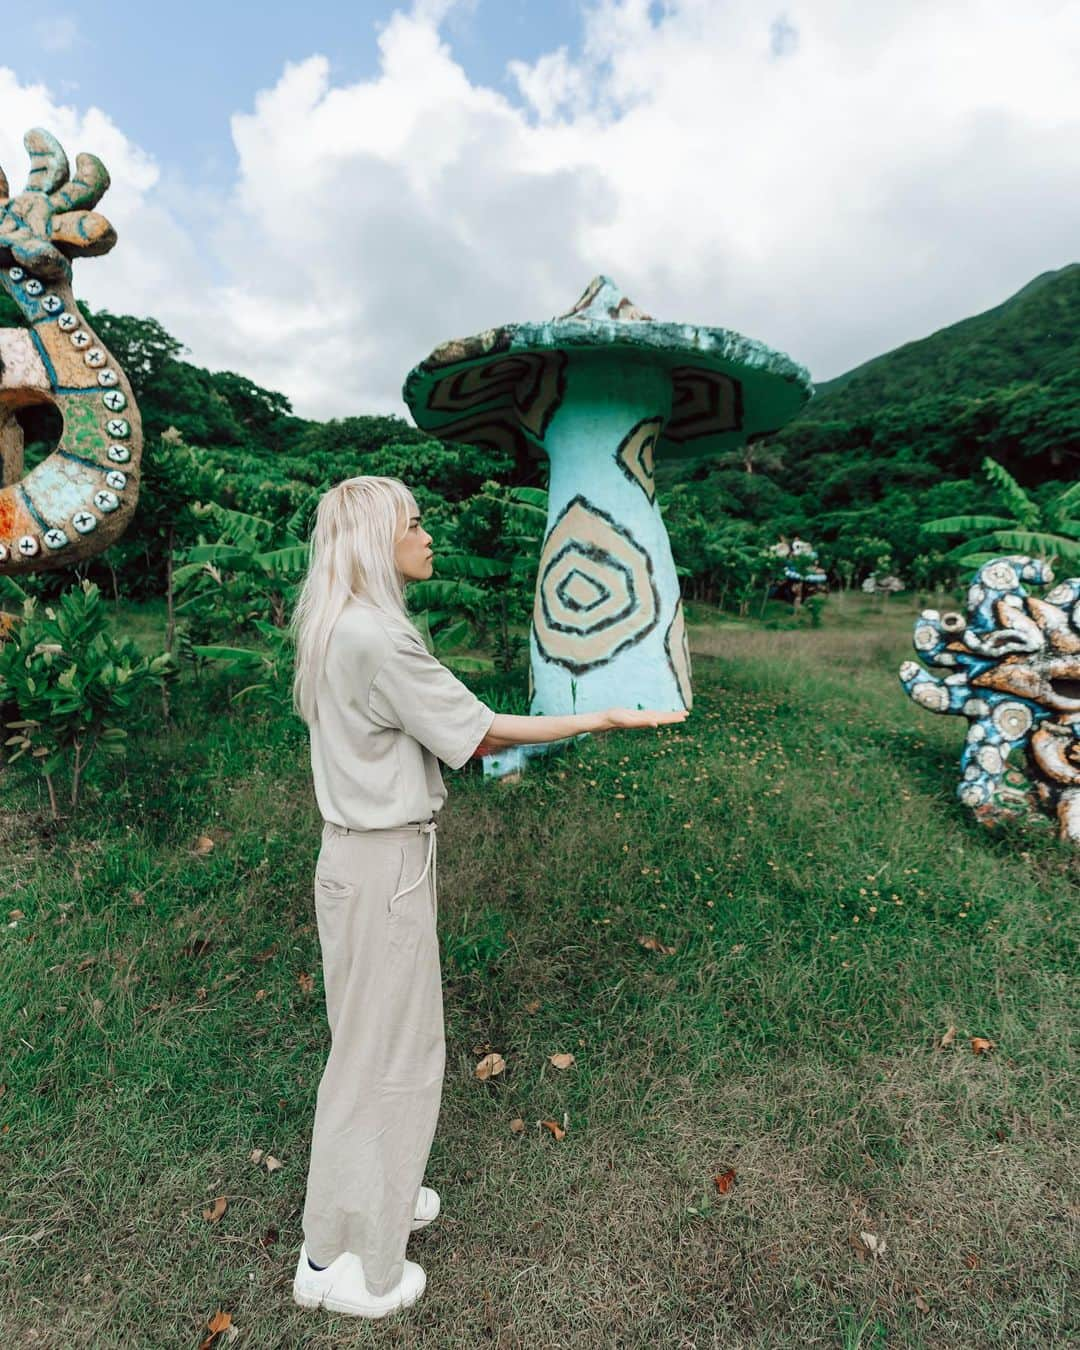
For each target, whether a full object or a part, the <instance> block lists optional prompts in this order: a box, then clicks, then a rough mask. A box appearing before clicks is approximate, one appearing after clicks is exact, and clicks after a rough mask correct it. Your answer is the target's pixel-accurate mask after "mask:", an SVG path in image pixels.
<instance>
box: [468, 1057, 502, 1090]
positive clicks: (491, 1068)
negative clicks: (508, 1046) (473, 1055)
mask: <svg viewBox="0 0 1080 1350" xmlns="http://www.w3.org/2000/svg"><path fill="white" fill-rule="evenodd" d="M505 1068H506V1060H505V1059H503V1057H502V1055H500V1054H496V1053H494V1052H493V1053H492V1054H490V1055H485V1056H484V1058H483V1059H482V1060H481V1061H480V1063H479V1064H478V1065H477V1066H476V1068H475V1069H473V1074H474V1075H475V1076H476V1077H477V1078H479V1079H480V1081H481V1082H482V1083H484V1082H486V1081H487V1080H488V1079H489V1078H494V1077H495V1075H496V1074H499V1073H502V1071H503V1070H504V1069H505Z"/></svg>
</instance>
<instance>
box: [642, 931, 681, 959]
mask: <svg viewBox="0 0 1080 1350" xmlns="http://www.w3.org/2000/svg"><path fill="white" fill-rule="evenodd" d="M638 941H639V942H640V943H641V945H642V946H643V947H644V948H645V950H646V951H649V952H662V953H663V954H664V956H674V954H675V951H676V948H675V947H665V946H664V944H663V943H662V942H661V941H660V939H659V938H658V937H656V936H655V935H654V934H651V933H650V934H649V935H648V936H647V937H639V938H638Z"/></svg>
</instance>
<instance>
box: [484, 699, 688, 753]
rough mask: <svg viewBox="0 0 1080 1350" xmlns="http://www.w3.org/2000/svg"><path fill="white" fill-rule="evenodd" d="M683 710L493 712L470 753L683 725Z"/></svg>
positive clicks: (618, 709)
mask: <svg viewBox="0 0 1080 1350" xmlns="http://www.w3.org/2000/svg"><path fill="white" fill-rule="evenodd" d="M688 716H689V713H688V711H687V709H685V708H680V709H679V711H678V712H663V711H660V710H658V709H655V708H606V709H605V710H604V711H603V712H588V713H566V714H564V715H559V716H541V717H521V716H516V715H514V714H511V713H496V714H495V720H494V721H493V722H492V724H491V726H490V728H489V729H488V732H487V735H486V736H485V737H484V739H483V740H482V741H481V743H480V744H479V745H478V746H477V748H476V750H475V751H474V752H473V756H474V757H475V756H476V755H488V754H491V753H492V752H493V751H495V750H505V749H507V748H508V747H509V746H512V745H539V744H541V743H542V742H544V741H561V740H565V739H567V738H568V737H570V736H579V735H580V734H581V733H582V732H583V731H589V732H598V731H615V730H617V729H619V728H623V727H658V726H662V725H664V724H665V723H668V722H685V721H686V718H687V717H688Z"/></svg>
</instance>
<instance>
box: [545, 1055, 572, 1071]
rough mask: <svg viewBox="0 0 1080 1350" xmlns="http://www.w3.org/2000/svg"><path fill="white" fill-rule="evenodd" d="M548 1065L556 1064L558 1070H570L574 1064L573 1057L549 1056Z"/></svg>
mask: <svg viewBox="0 0 1080 1350" xmlns="http://www.w3.org/2000/svg"><path fill="white" fill-rule="evenodd" d="M548 1063H549V1064H554V1066H555V1067H556V1069H568V1068H569V1067H570V1065H571V1064H573V1063H574V1056H573V1055H548Z"/></svg>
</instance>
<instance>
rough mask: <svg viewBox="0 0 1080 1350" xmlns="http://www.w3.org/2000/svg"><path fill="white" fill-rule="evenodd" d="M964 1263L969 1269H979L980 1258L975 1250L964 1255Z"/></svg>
mask: <svg viewBox="0 0 1080 1350" xmlns="http://www.w3.org/2000/svg"><path fill="white" fill-rule="evenodd" d="M964 1265H965V1266H967V1268H968V1270H978V1269H979V1258H978V1257H977V1256H976V1255H975V1253H974V1252H968V1253H967V1254H966V1255H965V1257H964Z"/></svg>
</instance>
